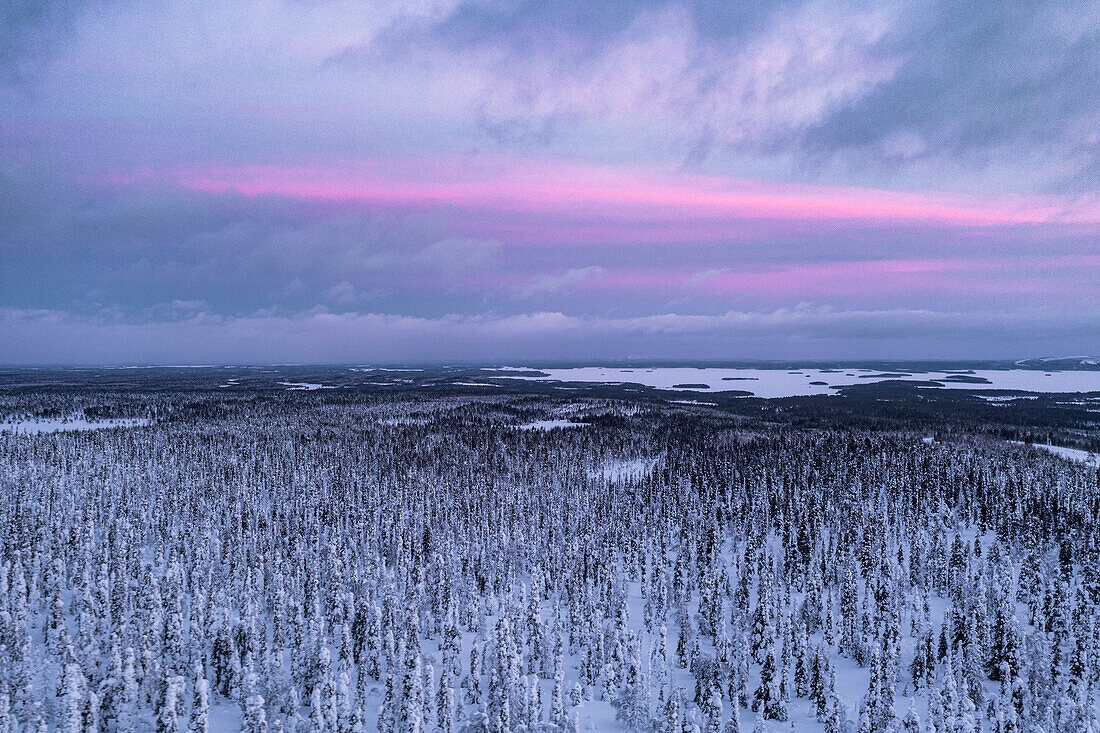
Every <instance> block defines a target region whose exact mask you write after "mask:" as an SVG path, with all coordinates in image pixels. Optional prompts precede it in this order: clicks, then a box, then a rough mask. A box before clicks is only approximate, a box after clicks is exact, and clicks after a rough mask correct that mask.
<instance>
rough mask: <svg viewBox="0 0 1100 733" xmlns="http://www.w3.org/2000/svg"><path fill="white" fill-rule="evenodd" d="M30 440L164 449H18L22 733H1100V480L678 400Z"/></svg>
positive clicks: (487, 399)
mask: <svg viewBox="0 0 1100 733" xmlns="http://www.w3.org/2000/svg"><path fill="white" fill-rule="evenodd" d="M831 399H834V400H842V399H844V398H831ZM44 404H48V409H44V407H43V405H44ZM0 406H2V408H3V410H4V411H5V413H6V415H7V416H8V418H9V420H16V421H18V420H22V421H24V422H26V421H27V419H28V418H27V416H28V415H37V416H38V418H42V417H43V416H46V417H57V416H64V417H65V419H66V420H67V419H68V416H70V415H73V414H76V413H79V414H80V415H81V416H82V418H83V419H87V420H89V421H92V422H93V423H94V421H95V420H96V419H98V418H102V417H107V416H111V417H115V418H118V417H124V418H131V419H133V418H141V419H142V422H141V423H140V424H128V425H126V426H123V427H110V426H109V425H110V423H105V424H104V425H103V426H100V429H82V430H64V429H62V430H58V431H57V432H41V433H36V432H35V431H33V430H30V431H26V432H24V433H20V432H19V431H16V430H0V551H2V559H3V562H2V565H0V733H8V732H9V731H16V730H28V731H36V732H37V731H53V730H56V731H65V732H66V733H70V732H72V733H75V732H77V731H119V732H121V733H128V732H129V731H146V730H156V731H184V730H187V731H195V732H196V733H198V732H201V731H207V730H216V731H218V730H238V729H240V730H246V731H252V732H258V731H286V732H290V731H332V732H334V733H337V732H338V733H350V732H351V731H375V730H377V731H380V732H382V733H421V732H423V733H429V732H431V731H442V732H443V733H452V732H454V731H469V732H471V733H473V732H475V731H477V732H480V731H492V732H493V733H504V732H506V731H508V732H512V731H526V732H529V733H530V732H533V731H545V732H547V733H549V732H555V731H568V732H570V733H572V732H573V731H588V730H594V731H602V730H634V731H658V732H659V733H695V732H696V731H699V732H700V733H702V732H704V731H705V732H706V733H738V731H765V730H771V731H775V732H777V733H778V732H786V731H792V730H793V731H827V732H828V733H872V732H877V731H904V732H905V733H918V732H919V733H924V732H925V731H928V732H929V733H976V732H977V731H985V732H990V733H1017V732H1020V733H1022V732H1025V731H1033V732H1036V733H1038V732H1039V731H1042V733H1071V732H1072V733H1077V732H1087V731H1096V730H1100V726H1098V724H1097V716H1096V691H1097V683H1098V681H1100V615H1098V610H1100V557H1098V549H1100V548H1098V541H1100V535H1098V532H1097V520H1098V511H1100V470H1098V468H1097V466H1096V465H1094V464H1088V463H1075V462H1073V461H1070V460H1066V459H1064V458H1062V457H1059V456H1055V455H1052V454H1050V453H1048V452H1044V451H1041V450H1037V449H1035V448H1033V447H1031V446H1027V445H1020V444H1016V443H1012V442H1008V441H1005V440H1002V439H1000V438H999V437H995V436H978V437H973V436H971V437H970V438H966V437H965V436H962V435H961V433H959V432H951V431H946V432H945V431H943V430H942V429H940V430H937V431H935V437H932V435H933V432H931V431H920V430H916V429H909V428H906V429H897V428H889V427H881V426H880V427H875V426H871V425H868V424H863V423H862V422H852V421H840V420H837V421H835V422H834V424H832V425H830V424H829V421H828V420H815V421H813V424H797V423H792V422H789V421H788V422H782V421H778V420H774V419H769V420H767V421H765V420H764V419H763V418H757V417H752V416H746V415H737V414H730V413H729V412H726V411H723V410H721V409H717V408H710V407H704V406H692V405H674V404H667V403H660V402H659V401H652V400H651V401H646V400H624V399H604V398H568V399H567V398H562V397H553V396H545V395H537V396H530V395H527V396H523V395H510V396H505V395H502V396H486V395H466V396H463V395H449V396H427V395H423V394H417V393H404V394H394V395H385V394H356V395H347V396H345V395H337V394H332V393H329V394H321V393H315V392H303V393H296V394H287V393H279V394H274V395H273V394H267V393H252V392H247V391H242V392H239V393H234V394H232V395H227V394H225V393H201V392H199V393H180V394H173V393H160V394H155V395H145V396H142V397H126V396H124V395H119V394H108V395H106V396H105V395H94V394H93V395H88V394H80V393H76V394H64V395H60V396H55V397H51V398H49V399H44V398H42V397H34V398H31V397H22V396H19V395H18V394H15V393H12V394H10V395H8V396H7V397H4V399H3V402H2V405H0ZM31 424H33V422H32V423H31ZM92 427H95V426H94V425H92Z"/></svg>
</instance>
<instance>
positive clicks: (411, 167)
mask: <svg viewBox="0 0 1100 733" xmlns="http://www.w3.org/2000/svg"><path fill="white" fill-rule="evenodd" d="M1017 6H1018V7H1017ZM1097 99H1100V5H1097V3H1095V2H1079V3H1075V2H1065V3H1039V4H1017V3H1005V2H970V3H952V2H939V3H937V2H927V1H921V2H884V3H879V4H874V5H872V4H868V3H852V4H846V3H838V2H812V1H811V2H784V1H780V2H770V3H761V2H737V3H731V2H726V1H722V2H718V1H717V0H715V1H713V2H710V1H707V0H703V1H700V2H686V3H678V2H655V3H640V4H633V3H625V2H621V3H620V2H616V3H592V2H587V1H585V2H580V1H577V2H571V1H569V0H565V1H557V2H521V1H518V0H516V1H512V2H500V3H495V2H486V1H485V0H471V1H470V2H454V1H452V0H445V1H440V2H436V1H435V0H419V1H415V2H409V3H401V2H385V3H376V4H368V3H348V2H340V1H333V2H323V1H320V0H287V1H286V2H277V1H269V2H248V1H244V2H239V1H234V2H223V1H222V0H213V1H212V2H202V3H194V2H180V1H178V0H153V1H152V2H143V3H133V2H112V1H111V0H97V1H95V2H49V1H45V0H14V2H9V3H6V4H5V7H4V9H0V152H2V154H0V363H214V362H233V363H247V362H327V361H339V362H343V361H355V362H391V361H404V362H408V361H423V360H430V361H470V360H488V361H521V360H547V359H553V360H582V361H583V360H596V359H599V360H605V359H621V358H664V359H684V360H689V359H722V358H726V359H755V358H777V359H798V358H806V359H844V358H852V359H857V358H858V359H863V358H932V359H934V358H975V359H980V358H1020V357H1026V356H1036V355H1066V354H1079V353H1089V352H1093V353H1095V352H1100V105H1098V104H1097V102H1096V100H1097Z"/></svg>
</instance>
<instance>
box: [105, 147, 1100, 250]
mask: <svg viewBox="0 0 1100 733" xmlns="http://www.w3.org/2000/svg"><path fill="white" fill-rule="evenodd" d="M167 177H168V179H169V181H170V182H172V183H174V184H176V185H180V186H183V187H185V188H189V189H192V190H197V191H204V192H208V193H238V194H241V195H244V196H249V197H253V196H282V197H288V198H293V199H301V200H308V201H320V202H331V203H363V204H368V205H371V204H373V205H382V206H400V207H432V206H440V205H443V206H453V207H459V208H463V209H473V210H478V211H485V212H498V213H517V214H534V215H538V214H543V213H545V214H555V215H558V216H560V215H562V214H567V215H569V217H570V218H573V217H577V218H580V219H586V220H591V223H592V225H593V226H595V228H596V229H597V230H599V229H600V228H604V229H605V230H606V231H605V232H604V235H605V236H608V237H609V238H611V239H616V237H615V236H614V235H615V233H616V231H618V229H619V228H620V227H625V228H626V229H627V230H634V231H637V230H638V229H639V228H640V226H642V225H643V224H644V223H645V222H650V223H651V224H652V225H653V226H655V227H656V228H658V229H662V228H664V229H667V231H666V232H663V233H662V236H665V237H670V236H675V237H684V238H686V239H689V240H691V239H697V238H698V237H697V236H693V235H694V234H698V233H699V232H698V228H699V227H701V228H702V229H703V230H704V231H705V232H707V236H711V235H715V234H719V232H722V231H724V230H728V229H729V228H731V226H732V224H733V222H735V221H737V220H753V219H778V220H793V221H801V220H809V221H825V220H866V221H877V222H891V221H892V222H938V223H942V224H949V225H964V226H993V225H1016V224H1036V223H1096V222H1100V201H1093V200H1088V201H1084V202H1077V203H1073V204H1067V203H1066V202H1062V201H1058V200H1055V199H1052V198H1044V197H1038V196H1000V197H990V196H987V197H977V196H968V195H963V194H926V193H903V192H894V191H884V190H877V189H861V188H853V187H846V186H820V185H800V184H776V183H768V182H761V181H748V180H743V179H733V178H720V177H715V176H701V175H688V174H672V173H654V172H649V171H637V170H626V169H613V168H606V167H598V166H585V165H564V164H561V163H557V162H547V161H541V160H540V161H531V160H522V159H520V160H513V159H511V158H501V159H494V160H492V161H490V162H488V163H485V162H484V161H482V162H479V163H476V164H466V163H461V162H456V161H438V162H436V163H434V164H433V163H432V162H430V161H409V162H404V161H398V162H378V161H364V162H359V163H343V164H336V165H334V166H331V167H328V168H318V167H302V166H277V165H265V166H239V167H231V166H220V165H211V166H201V167H189V168H184V169H179V170H175V171H170V172H169V173H168V174H167ZM141 178H143V176H137V177H129V179H128V180H140V179H141ZM118 180H123V179H118ZM558 223H559V224H560V223H561V222H558ZM733 228H736V227H733Z"/></svg>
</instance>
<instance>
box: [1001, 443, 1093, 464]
mask: <svg viewBox="0 0 1100 733" xmlns="http://www.w3.org/2000/svg"><path fill="white" fill-rule="evenodd" d="M1012 442H1013V443H1016V442H1017V441H1012ZM1019 445H1024V443H1019ZM1031 447H1032V448H1038V449H1039V450H1045V451H1047V452H1048V453H1053V454H1054V455H1056V456H1061V457H1062V458H1065V459H1066V460H1069V461H1074V462H1076V463H1087V464H1089V465H1092V466H1100V453H1090V452H1088V451H1087V450H1080V449H1078V448H1064V447H1062V446H1060V445H1047V444H1045V443H1031Z"/></svg>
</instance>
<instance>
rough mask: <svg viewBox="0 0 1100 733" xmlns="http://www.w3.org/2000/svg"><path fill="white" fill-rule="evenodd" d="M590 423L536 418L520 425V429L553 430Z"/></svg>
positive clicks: (578, 426) (579, 426)
mask: <svg viewBox="0 0 1100 733" xmlns="http://www.w3.org/2000/svg"><path fill="white" fill-rule="evenodd" d="M587 424H588V423H583V422H572V421H571V420H536V421H534V422H529V423H525V424H523V425H519V426H517V427H519V429H520V430H553V429H554V428H581V427H584V426H585V425H587Z"/></svg>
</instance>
